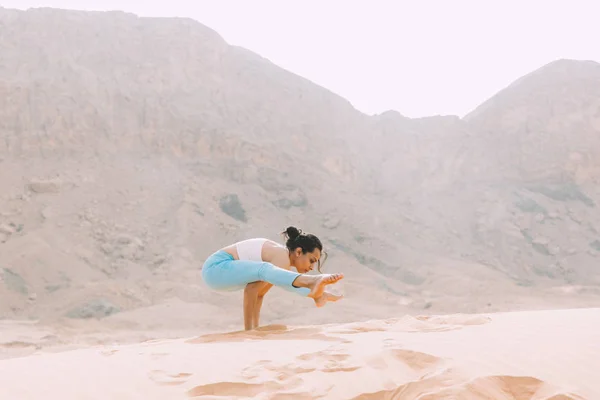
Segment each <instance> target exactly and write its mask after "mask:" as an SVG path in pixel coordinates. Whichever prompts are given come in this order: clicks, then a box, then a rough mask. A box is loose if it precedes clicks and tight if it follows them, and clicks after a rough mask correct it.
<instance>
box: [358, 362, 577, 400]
mask: <svg viewBox="0 0 600 400" xmlns="http://www.w3.org/2000/svg"><path fill="white" fill-rule="evenodd" d="M396 398H398V399H403V400H417V399H418V400H441V399H470V400H489V399H494V400H584V399H583V398H582V397H580V396H578V395H575V394H572V393H565V392H561V391H560V390H558V389H557V388H556V387H553V386H552V385H550V384H548V383H547V382H544V381H541V380H539V379H537V378H534V377H531V376H483V377H479V378H476V379H474V380H471V379H468V378H467V377H465V376H462V375H461V374H459V373H457V372H456V371H453V370H450V369H445V370H440V371H438V372H437V373H435V374H431V375H429V376H427V377H423V378H422V379H418V380H415V381H411V382H408V383H405V384H403V385H399V386H398V387H396V388H394V389H390V390H382V391H379V392H376V393H363V394H361V395H359V396H356V397H354V398H353V399H352V400H379V399H396Z"/></svg>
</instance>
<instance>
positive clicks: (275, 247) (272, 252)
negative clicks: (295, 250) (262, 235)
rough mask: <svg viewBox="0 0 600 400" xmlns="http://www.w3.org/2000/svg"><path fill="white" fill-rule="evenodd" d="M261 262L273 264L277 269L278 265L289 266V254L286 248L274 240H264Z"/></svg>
mask: <svg viewBox="0 0 600 400" xmlns="http://www.w3.org/2000/svg"><path fill="white" fill-rule="evenodd" d="M263 260H264V261H267V262H270V263H273V264H275V265H277V266H279V267H282V265H279V264H286V263H287V264H289V253H288V249H287V247H285V246H283V245H282V244H281V243H277V242H276V241H274V240H270V239H265V243H264V245H263Z"/></svg>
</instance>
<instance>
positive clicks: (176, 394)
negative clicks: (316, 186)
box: [0, 309, 600, 400]
mask: <svg viewBox="0 0 600 400" xmlns="http://www.w3.org/2000/svg"><path fill="white" fill-rule="evenodd" d="M599 337H600V309H575V310H561V311H531V312H513V313H502V314H489V315H446V316H428V317H403V318H397V319H389V320H381V321H366V322H356V323H352V324H342V325H340V324H331V325H323V326H306V327H288V326H284V325H271V326H265V327H263V328H261V329H259V330H256V331H251V332H243V331H240V332H228V333H222V334H210V335H203V336H198V337H192V338H182V339H176V340H151V341H146V342H142V343H138V344H134V345H120V346H114V347H111V346H98V347H93V348H87V349H79V350H72V351H65V352H60V353H52V354H48V353H41V352H38V353H36V354H33V355H29V356H26V357H19V358H11V359H7V360H3V361H0V398H2V399H22V400H25V399H78V400H83V399H146V400H148V399H161V400H162V399H190V398H197V399H226V398H227V399H231V398H254V399H276V400H282V399H313V398H322V399H407V400H409V399H420V400H432V399H482V400H483V399H507V400H508V399H518V400H550V399H552V400H559V399H562V400H565V399H598V398H600V381H599V380H598V371H600V340H599Z"/></svg>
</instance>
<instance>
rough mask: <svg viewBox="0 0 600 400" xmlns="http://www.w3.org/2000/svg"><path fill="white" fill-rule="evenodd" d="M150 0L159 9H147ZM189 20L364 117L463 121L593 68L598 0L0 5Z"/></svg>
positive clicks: (598, 54) (10, 0)
mask: <svg viewBox="0 0 600 400" xmlns="http://www.w3.org/2000/svg"><path fill="white" fill-rule="evenodd" d="M154 1H156V2H155V3H154ZM0 5H2V6H4V7H7V8H21V9H25V8H29V7H58V8H72V9H88V10H124V11H129V12H133V13H135V14H138V15H140V16H155V17H156V16H165V17H170V16H186V17H190V18H193V19H196V20H198V21H200V22H201V23H203V24H205V25H208V26H210V27H211V28H213V29H215V30H216V31H217V32H219V33H220V34H221V35H222V36H223V37H224V38H225V40H227V42H229V43H231V44H236V45H240V46H243V47H246V48H248V49H250V50H253V51H255V52H257V53H259V54H261V55H262V56H264V57H266V58H268V59H270V60H271V61H273V62H274V63H276V64H278V65H280V66H282V67H284V68H286V69H288V70H290V71H292V72H294V73H297V74H299V75H302V76H304V77H306V78H308V79H310V80H312V81H313V82H316V83H318V84H320V85H322V86H325V87H327V88H328V89H330V90H332V91H334V92H336V93H338V94H339V95H341V96H343V97H345V98H347V99H348V100H349V101H350V102H352V104H353V105H354V106H355V107H356V108H358V109H359V110H361V111H363V112H366V113H368V114H372V113H380V112H383V111H385V110H388V109H395V110H397V111H399V112H400V113H402V114H404V115H406V116H409V117H421V116H427V115H437V114H442V115H443V114H455V115H459V116H463V115H464V114H466V113H468V112H469V111H471V110H472V109H473V108H475V107H476V106H477V105H479V104H480V103H481V102H483V101H484V100H486V99H487V98H489V97H490V96H492V95H493V94H494V93H496V92H497V91H498V90H500V89H502V88H504V87H505V86H507V85H508V84H510V83H511V82H512V81H514V80H515V79H517V78H519V77H520V76H522V75H524V74H526V73H528V72H530V71H532V70H534V69H536V68H539V67H541V66H542V65H544V64H547V63H548V62H551V61H553V60H556V59H559V58H572V59H585V60H595V61H600V45H598V39H599V38H600V23H598V20H599V18H600V17H599V16H600V2H599V1H598V0H569V1H567V0H565V1H552V0H550V1H548V0H546V1H542V0H497V1H491V0H490V1H486V0H452V1H450V0H438V1H427V0H420V1H417V0H413V1H404V0H362V1H354V0H293V1H292V0H289V1H286V0H212V1H206V0H170V1H160V2H159V1H158V0H148V1H147V2H142V1H139V0H137V1H135V0H121V1H115V0H46V1H29V0H6V1H5V0H0Z"/></svg>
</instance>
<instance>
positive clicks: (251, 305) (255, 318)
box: [244, 282, 273, 331]
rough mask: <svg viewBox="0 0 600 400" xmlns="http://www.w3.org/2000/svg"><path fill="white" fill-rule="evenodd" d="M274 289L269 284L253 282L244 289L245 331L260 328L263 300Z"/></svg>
mask: <svg viewBox="0 0 600 400" xmlns="http://www.w3.org/2000/svg"><path fill="white" fill-rule="evenodd" d="M272 287H273V285H272V284H270V283H268V282H253V283H249V284H247V285H246V287H245V288H244V329H245V330H247V331H248V330H251V329H254V328H258V323H259V319H260V309H261V307H262V303H263V298H264V297H265V295H266V294H267V292H268V291H269V289H271V288H272Z"/></svg>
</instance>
